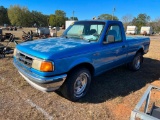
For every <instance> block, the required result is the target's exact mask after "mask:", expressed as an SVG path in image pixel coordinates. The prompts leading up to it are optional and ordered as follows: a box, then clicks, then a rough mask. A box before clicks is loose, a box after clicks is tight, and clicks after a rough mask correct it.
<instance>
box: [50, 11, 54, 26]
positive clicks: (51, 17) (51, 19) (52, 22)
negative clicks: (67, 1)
mask: <svg viewBox="0 0 160 120" xmlns="http://www.w3.org/2000/svg"><path fill="white" fill-rule="evenodd" d="M49 25H50V26H56V15H53V14H51V15H50V16H49Z"/></svg>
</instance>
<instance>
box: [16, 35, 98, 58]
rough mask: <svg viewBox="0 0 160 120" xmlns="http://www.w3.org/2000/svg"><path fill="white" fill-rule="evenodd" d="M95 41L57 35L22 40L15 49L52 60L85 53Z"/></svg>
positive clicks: (92, 46)
mask: <svg viewBox="0 0 160 120" xmlns="http://www.w3.org/2000/svg"><path fill="white" fill-rule="evenodd" d="M95 43H97V42H88V41H86V40H81V39H71V38H61V37H59V38H49V39H40V40H34V41H28V42H24V43H21V44H18V45H17V49H18V50H19V51H21V52H24V53H26V54H29V55H31V56H34V57H37V58H41V59H48V60H53V59H61V58H65V57H69V56H73V55H76V54H82V53H86V52H87V51H90V50H91V49H93V48H95V45H96V44H95Z"/></svg>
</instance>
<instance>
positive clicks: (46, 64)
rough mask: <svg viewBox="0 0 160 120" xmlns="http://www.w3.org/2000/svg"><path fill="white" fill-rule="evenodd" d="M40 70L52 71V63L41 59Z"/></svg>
mask: <svg viewBox="0 0 160 120" xmlns="http://www.w3.org/2000/svg"><path fill="white" fill-rule="evenodd" d="M40 71H43V72H51V71H53V65H52V63H51V62H47V61H43V62H42V63H41V67H40Z"/></svg>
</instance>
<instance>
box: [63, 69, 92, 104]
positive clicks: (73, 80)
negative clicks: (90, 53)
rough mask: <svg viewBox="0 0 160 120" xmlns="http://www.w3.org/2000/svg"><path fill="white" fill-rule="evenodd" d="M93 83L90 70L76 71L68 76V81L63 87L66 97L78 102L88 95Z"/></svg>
mask: <svg viewBox="0 0 160 120" xmlns="http://www.w3.org/2000/svg"><path fill="white" fill-rule="evenodd" d="M90 82H91V74H90V72H89V70H88V69H86V68H80V69H74V70H72V71H71V73H70V74H69V75H68V77H67V80H66V81H65V83H64V84H63V85H62V87H61V92H62V94H63V96H64V97H66V98H67V99H69V100H71V101H76V100H78V99H80V98H82V97H83V96H84V95H86V93H87V91H88V89H89V86H90Z"/></svg>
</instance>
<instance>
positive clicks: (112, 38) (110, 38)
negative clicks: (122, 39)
mask: <svg viewBox="0 0 160 120" xmlns="http://www.w3.org/2000/svg"><path fill="white" fill-rule="evenodd" d="M112 42H115V37H114V36H113V35H107V36H106V41H104V44H107V43H112Z"/></svg>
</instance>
